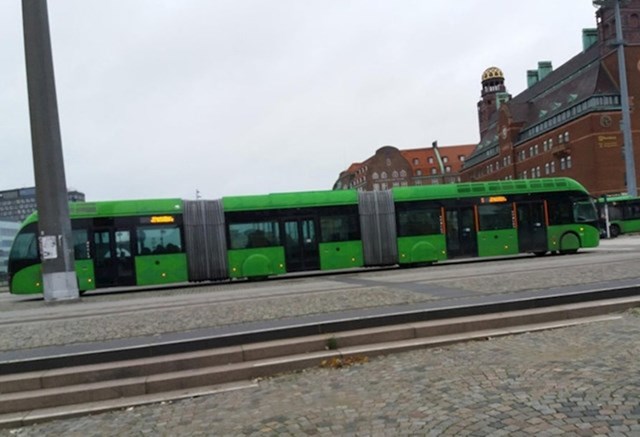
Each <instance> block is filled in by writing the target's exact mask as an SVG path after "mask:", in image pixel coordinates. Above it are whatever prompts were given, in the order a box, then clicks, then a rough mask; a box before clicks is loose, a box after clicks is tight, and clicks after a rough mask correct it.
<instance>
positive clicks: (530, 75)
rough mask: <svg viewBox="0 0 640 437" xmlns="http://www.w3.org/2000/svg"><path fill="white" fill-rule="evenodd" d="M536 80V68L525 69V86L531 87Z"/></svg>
mask: <svg viewBox="0 0 640 437" xmlns="http://www.w3.org/2000/svg"><path fill="white" fill-rule="evenodd" d="M537 82H538V70H527V87H528V88H531V87H532V86H534V85H535V84H536V83H537Z"/></svg>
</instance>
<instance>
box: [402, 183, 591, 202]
mask: <svg viewBox="0 0 640 437" xmlns="http://www.w3.org/2000/svg"><path fill="white" fill-rule="evenodd" d="M392 190H393V198H394V199H395V200H396V201H407V200H418V199H459V198H463V197H478V196H490V195H494V194H528V193H543V192H560V191H580V192H583V193H585V194H588V193H587V190H586V189H585V188H584V187H583V186H582V185H581V184H580V183H578V182H577V181H575V180H573V179H569V178H542V179H518V180H513V181H493V182H468V183H460V184H443V185H423V186H413V187H399V188H393V189H392Z"/></svg>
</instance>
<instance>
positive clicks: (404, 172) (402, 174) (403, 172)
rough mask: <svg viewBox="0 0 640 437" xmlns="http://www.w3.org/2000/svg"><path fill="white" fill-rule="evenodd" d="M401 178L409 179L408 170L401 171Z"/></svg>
mask: <svg viewBox="0 0 640 437" xmlns="http://www.w3.org/2000/svg"><path fill="white" fill-rule="evenodd" d="M400 177H401V178H406V177H407V172H406V170H400Z"/></svg>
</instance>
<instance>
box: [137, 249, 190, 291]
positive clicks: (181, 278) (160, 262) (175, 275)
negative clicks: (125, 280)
mask: <svg viewBox="0 0 640 437" xmlns="http://www.w3.org/2000/svg"><path fill="white" fill-rule="evenodd" d="M135 264H136V284H137V285H156V284H171V283H175V282H187V281H188V280H189V279H188V273H187V255H186V254H184V253H172V254H158V255H146V256H136V258H135Z"/></svg>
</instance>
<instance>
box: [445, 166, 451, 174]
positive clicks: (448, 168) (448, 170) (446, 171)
mask: <svg viewBox="0 0 640 437" xmlns="http://www.w3.org/2000/svg"><path fill="white" fill-rule="evenodd" d="M444 171H445V173H451V166H449V165H447V166H446V167H445V168H444Z"/></svg>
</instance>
